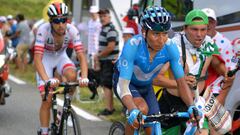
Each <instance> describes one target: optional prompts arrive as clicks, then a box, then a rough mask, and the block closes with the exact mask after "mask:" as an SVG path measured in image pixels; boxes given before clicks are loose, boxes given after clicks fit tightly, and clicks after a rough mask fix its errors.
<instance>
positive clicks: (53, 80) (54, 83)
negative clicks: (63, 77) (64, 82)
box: [45, 78, 60, 87]
mask: <svg viewBox="0 0 240 135" xmlns="http://www.w3.org/2000/svg"><path fill="white" fill-rule="evenodd" d="M48 82H50V86H51V87H57V86H58V85H59V83H60V81H59V80H58V79H57V78H51V79H48V80H47V81H45V84H47V83H48Z"/></svg>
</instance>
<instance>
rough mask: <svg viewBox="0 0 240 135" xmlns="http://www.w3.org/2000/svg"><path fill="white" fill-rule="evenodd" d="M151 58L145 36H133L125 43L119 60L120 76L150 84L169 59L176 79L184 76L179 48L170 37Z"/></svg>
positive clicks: (138, 82) (136, 83) (135, 83)
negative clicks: (151, 58)
mask: <svg viewBox="0 0 240 135" xmlns="http://www.w3.org/2000/svg"><path fill="white" fill-rule="evenodd" d="M149 59H150V54H149V51H148V48H147V43H146V41H145V39H144V37H143V36H142V35H136V36H134V37H132V38H131V39H130V40H128V41H127V43H126V44H125V45H124V47H123V50H122V54H121V56H120V57H119V59H118V62H117V68H118V71H119V73H120V75H119V77H120V78H123V79H126V80H130V81H131V83H132V84H134V85H137V86H144V85H150V84H151V83H152V80H153V78H155V77H156V75H157V74H158V73H159V71H160V70H161V68H162V66H163V65H164V64H165V63H166V62H168V61H169V62H170V67H171V69H172V72H173V74H174V76H175V79H178V78H181V77H183V76H184V72H183V68H182V65H181V63H180V56H179V52H178V49H177V47H176V44H175V43H174V42H173V41H172V40H171V39H168V41H167V42H166V44H165V45H164V47H163V48H162V49H161V50H160V51H159V52H157V54H156V55H155V57H154V58H153V60H152V62H150V60H149Z"/></svg>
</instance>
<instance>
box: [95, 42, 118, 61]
mask: <svg viewBox="0 0 240 135" xmlns="http://www.w3.org/2000/svg"><path fill="white" fill-rule="evenodd" d="M115 45H116V42H115V41H110V42H108V45H107V47H106V48H105V49H104V50H102V51H101V52H100V53H99V54H98V57H99V58H101V57H107V56H108V55H109V54H110V53H111V52H112V51H113V50H114V48H115Z"/></svg>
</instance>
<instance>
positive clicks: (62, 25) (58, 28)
mask: <svg viewBox="0 0 240 135" xmlns="http://www.w3.org/2000/svg"><path fill="white" fill-rule="evenodd" d="M51 23H52V26H53V29H54V31H55V32H56V33H58V34H60V35H64V33H65V31H66V27H67V17H56V18H53V19H52V20H51Z"/></svg>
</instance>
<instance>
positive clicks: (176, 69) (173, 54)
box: [166, 39, 184, 79]
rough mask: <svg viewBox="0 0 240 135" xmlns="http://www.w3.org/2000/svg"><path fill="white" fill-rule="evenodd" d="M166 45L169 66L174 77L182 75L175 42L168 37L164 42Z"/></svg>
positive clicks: (177, 77)
mask: <svg viewBox="0 0 240 135" xmlns="http://www.w3.org/2000/svg"><path fill="white" fill-rule="evenodd" d="M166 47H167V51H168V54H169V61H170V67H171V70H172V72H173V75H174V77H175V79H179V78H182V77H184V71H183V67H182V64H181V61H180V54H179V51H178V48H177V46H176V43H175V42H173V41H172V40H170V39H169V40H168V41H167V43H166Z"/></svg>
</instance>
